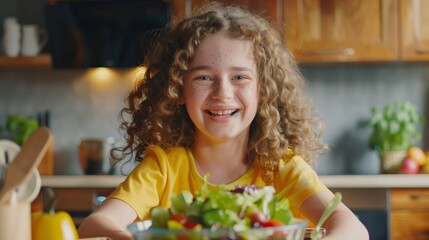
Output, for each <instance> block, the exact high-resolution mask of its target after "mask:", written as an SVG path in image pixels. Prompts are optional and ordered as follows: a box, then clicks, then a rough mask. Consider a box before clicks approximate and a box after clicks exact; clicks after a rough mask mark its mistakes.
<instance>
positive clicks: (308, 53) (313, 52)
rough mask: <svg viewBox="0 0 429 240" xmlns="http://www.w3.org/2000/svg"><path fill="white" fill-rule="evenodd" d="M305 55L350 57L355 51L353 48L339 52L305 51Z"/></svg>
mask: <svg viewBox="0 0 429 240" xmlns="http://www.w3.org/2000/svg"><path fill="white" fill-rule="evenodd" d="M304 53H305V54H307V55H345V56H352V55H355V50H354V49H353V48H344V49H340V50H333V49H331V50H329V49H327V50H307V51H305V52H304Z"/></svg>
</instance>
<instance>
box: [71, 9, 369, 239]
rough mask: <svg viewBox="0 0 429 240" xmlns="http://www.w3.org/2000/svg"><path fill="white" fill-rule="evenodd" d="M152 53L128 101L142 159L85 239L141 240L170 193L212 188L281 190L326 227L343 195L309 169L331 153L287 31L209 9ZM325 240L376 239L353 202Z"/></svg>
mask: <svg viewBox="0 0 429 240" xmlns="http://www.w3.org/2000/svg"><path fill="white" fill-rule="evenodd" d="M160 41H161V44H159V46H158V47H153V48H151V49H152V52H151V53H152V54H151V55H148V56H147V59H146V60H147V62H146V63H147V65H148V70H147V72H146V74H145V76H144V78H143V79H142V80H141V81H139V82H138V83H137V86H136V88H135V89H134V90H132V91H131V93H130V94H129V96H128V107H127V108H125V109H124V110H123V111H122V113H123V114H124V113H125V114H129V115H130V116H129V117H128V118H125V117H124V119H127V120H124V122H123V123H122V128H123V129H125V130H126V132H127V138H126V140H127V144H126V146H125V147H124V148H122V149H121V150H122V159H124V158H125V157H126V156H127V155H131V154H134V155H135V158H136V160H137V161H139V162H140V163H139V164H138V165H137V166H136V168H135V169H134V170H133V171H132V172H131V173H130V175H129V176H128V177H127V179H126V180H125V181H124V182H123V183H122V184H121V185H120V186H119V187H118V188H117V189H116V190H115V191H114V192H113V193H112V194H111V195H110V196H109V198H108V199H107V200H105V201H104V202H103V204H102V205H101V206H100V207H99V208H98V209H97V210H96V211H95V212H94V213H92V214H91V215H90V216H89V217H88V218H87V219H85V221H84V222H83V223H82V224H81V225H80V227H79V234H80V237H93V236H108V237H111V238H113V239H115V240H116V239H131V235H130V234H129V233H128V232H127V231H126V226H127V225H128V224H130V223H132V222H134V221H138V220H143V219H147V218H148V217H149V211H150V209H151V208H152V207H155V206H158V205H161V206H165V207H168V206H169V204H170V202H169V199H170V196H171V195H172V194H177V193H180V192H181V191H183V190H189V191H191V192H194V191H195V190H196V189H198V188H199V187H201V185H202V184H204V178H203V176H205V175H207V174H209V175H210V178H209V187H211V188H215V187H216V186H218V185H226V186H228V187H230V188H234V187H235V186H236V185H242V186H243V185H250V184H255V185H257V186H259V187H262V186H265V185H272V186H273V187H274V188H275V189H276V193H277V195H278V196H279V197H280V198H287V199H289V201H290V204H291V208H292V211H293V213H294V214H295V216H299V217H303V218H306V219H307V220H308V221H309V222H311V223H314V224H315V223H317V221H318V220H319V218H320V216H321V213H322V212H323V210H324V209H325V206H326V204H327V202H329V201H330V200H331V199H332V198H333V194H332V193H331V192H330V191H329V190H328V189H327V188H326V187H325V186H324V185H323V184H322V183H321V182H320V181H319V179H318V177H317V174H316V173H315V172H314V171H313V169H312V168H311V167H310V165H309V164H308V163H309V162H310V161H311V160H312V159H313V156H314V155H315V154H316V153H319V152H320V151H322V150H325V148H326V146H325V145H324V144H322V143H321V142H320V134H321V128H320V127H318V126H320V124H319V121H318V120H317V119H315V118H313V117H312V116H311V109H310V106H309V105H308V104H307V103H306V101H305V98H304V94H303V88H304V81H303V79H302V77H301V75H300V74H299V72H298V70H297V67H296V66H295V63H294V61H293V59H292V57H291V54H290V52H289V51H288V50H287V49H286V48H285V43H284V41H283V37H282V35H281V34H280V33H279V32H277V31H276V30H275V29H274V28H273V27H272V26H271V25H270V24H269V23H268V22H267V21H266V20H264V19H263V18H261V17H259V16H256V15H253V14H251V13H249V12H248V11H246V10H243V9H241V8H238V7H232V6H222V5H219V4H209V5H208V6H206V8H204V9H202V11H201V12H200V13H198V14H197V15H195V16H193V17H190V18H187V19H184V20H182V21H181V22H179V24H177V25H176V26H171V27H170V28H169V29H168V30H167V32H166V34H165V35H164V36H162V37H161V39H160ZM324 227H325V228H326V229H327V236H326V238H325V239H341V240H343V239H359V240H363V239H368V233H367V231H366V229H365V227H364V226H363V225H362V224H361V222H360V221H359V220H358V219H357V218H356V217H355V215H354V214H353V213H352V212H351V211H350V210H349V209H348V208H347V207H346V206H345V205H343V204H341V205H340V206H339V207H338V208H337V209H336V211H335V212H334V214H333V215H332V216H331V217H330V218H329V219H328V221H327V222H326V223H325V224H324Z"/></svg>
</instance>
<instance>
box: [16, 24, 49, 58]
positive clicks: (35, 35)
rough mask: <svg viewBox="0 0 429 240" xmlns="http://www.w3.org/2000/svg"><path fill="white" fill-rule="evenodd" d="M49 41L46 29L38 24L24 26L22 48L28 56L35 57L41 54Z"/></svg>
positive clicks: (22, 51) (23, 52)
mask: <svg viewBox="0 0 429 240" xmlns="http://www.w3.org/2000/svg"><path fill="white" fill-rule="evenodd" d="M47 41H48V36H47V34H46V31H44V30H43V29H41V28H40V27H39V26H37V25H36V24H27V25H23V26H22V49H21V54H22V55H23V56H26V57H33V56H36V55H37V54H39V52H40V51H41V50H42V48H43V47H44V46H45V44H46V42H47Z"/></svg>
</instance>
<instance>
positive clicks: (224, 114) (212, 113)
mask: <svg viewBox="0 0 429 240" xmlns="http://www.w3.org/2000/svg"><path fill="white" fill-rule="evenodd" d="M206 112H207V113H208V114H209V115H210V116H214V117H227V116H228V117H229V116H234V115H235V114H237V113H238V112H239V110H238V109H236V110H219V111H214V110H207V111H206Z"/></svg>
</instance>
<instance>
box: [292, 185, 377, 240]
mask: <svg viewBox="0 0 429 240" xmlns="http://www.w3.org/2000/svg"><path fill="white" fill-rule="evenodd" d="M333 197H334V195H333V194H332V193H331V192H321V193H318V194H315V195H313V196H311V197H309V198H308V199H307V200H305V201H304V203H303V204H302V206H301V209H300V211H301V213H303V214H304V215H305V216H306V217H307V218H308V219H309V220H310V221H311V222H313V223H314V224H317V222H318V221H319V218H320V216H321V215H322V212H323V211H324V210H325V206H326V205H327V204H328V202H329V201H331V200H332V198H333ZM323 227H324V228H326V237H325V238H323V240H343V239H348V240H353V239H356V240H367V239H369V235H368V231H367V229H366V228H365V226H364V225H363V224H362V222H361V221H359V219H358V218H357V217H356V216H355V215H354V213H353V212H352V211H351V210H350V209H349V208H347V207H346V206H345V205H344V204H343V203H340V204H339V205H338V207H337V209H336V210H335V211H334V213H333V214H332V215H331V216H330V217H329V218H328V219H327V221H326V222H325V224H323Z"/></svg>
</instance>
